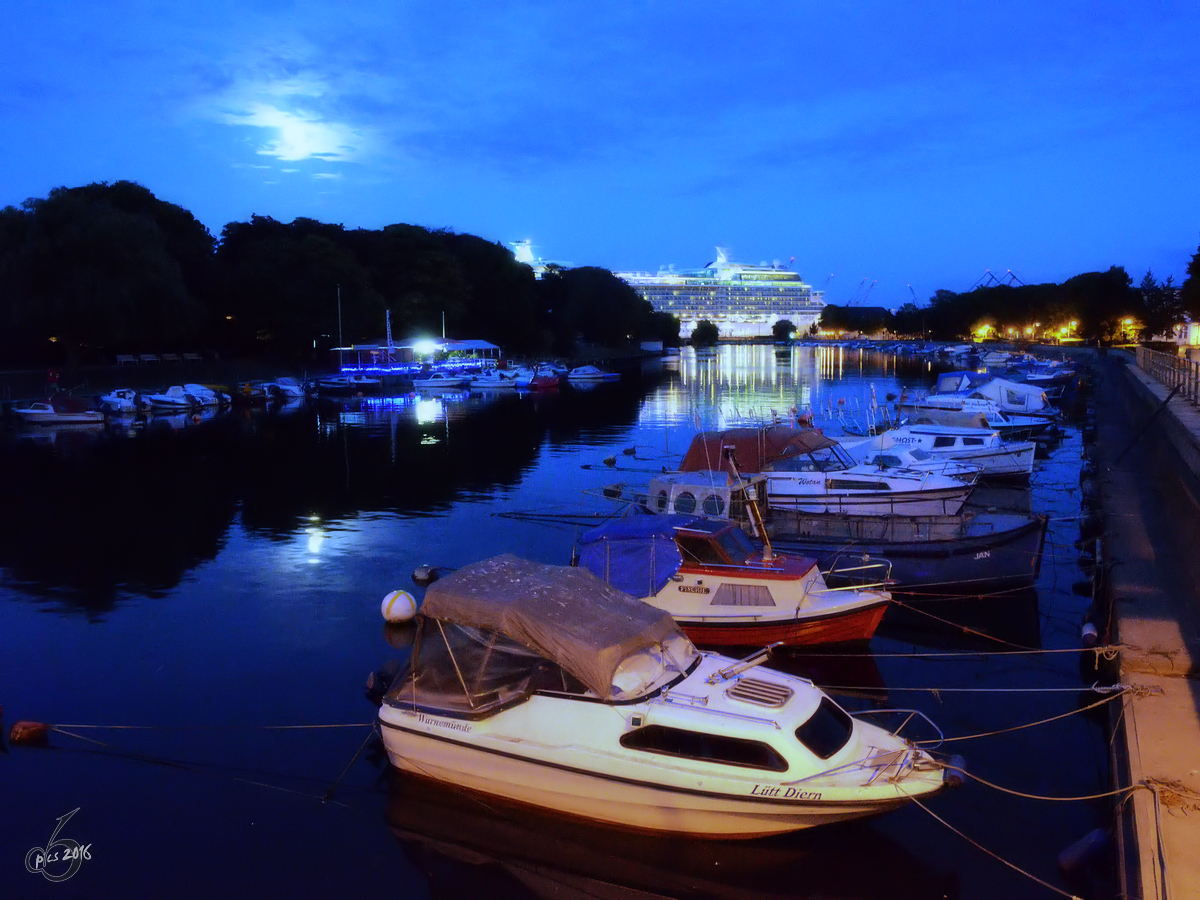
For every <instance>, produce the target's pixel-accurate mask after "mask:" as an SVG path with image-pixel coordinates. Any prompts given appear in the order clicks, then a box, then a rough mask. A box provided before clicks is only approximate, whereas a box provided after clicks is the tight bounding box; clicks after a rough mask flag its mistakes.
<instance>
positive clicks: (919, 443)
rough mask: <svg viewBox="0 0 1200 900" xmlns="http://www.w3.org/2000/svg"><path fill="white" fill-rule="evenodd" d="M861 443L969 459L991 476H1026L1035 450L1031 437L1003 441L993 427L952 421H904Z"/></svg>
mask: <svg viewBox="0 0 1200 900" xmlns="http://www.w3.org/2000/svg"><path fill="white" fill-rule="evenodd" d="M864 445H869V446H873V447H874V448H875V449H877V450H878V451H880V452H885V453H886V452H892V451H894V450H896V449H899V448H907V449H908V450H910V451H911V452H913V453H916V452H918V451H919V452H921V453H923V454H926V455H927V456H930V457H933V458H935V459H943V460H956V461H958V462H964V463H969V464H970V465H972V466H975V467H977V468H978V469H979V474H980V476H982V477H991V478H1028V477H1029V476H1030V475H1031V474H1032V473H1033V460H1034V456H1035V451H1036V450H1037V444H1035V443H1034V442H1032V441H1024V442H1020V441H1004V440H1003V439H1002V438H1001V436H1000V432H999V431H997V430H996V429H994V428H969V427H963V426H952V425H905V426H903V427H901V428H896V429H893V430H892V431H888V432H886V433H884V434H881V435H879V436H878V437H875V438H871V439H870V441H866V442H863V444H860V445H859V446H860V447H862V446H864ZM851 453H852V454H853V453H854V450H853V449H852V450H851Z"/></svg>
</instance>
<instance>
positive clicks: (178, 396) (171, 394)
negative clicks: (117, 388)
mask: <svg viewBox="0 0 1200 900" xmlns="http://www.w3.org/2000/svg"><path fill="white" fill-rule="evenodd" d="M142 397H143V399H144V400H145V401H146V402H147V403H149V404H150V408H151V409H152V410H154V411H155V412H186V411H188V410H190V409H197V408H199V407H200V406H201V404H200V401H199V400H197V399H196V398H195V397H193V396H192V395H191V394H189V393H188V392H187V391H185V390H184V389H183V385H181V384H173V385H171V386H170V387H169V388H167V389H166V390H165V391H162V392H161V393H158V394H143V395H142Z"/></svg>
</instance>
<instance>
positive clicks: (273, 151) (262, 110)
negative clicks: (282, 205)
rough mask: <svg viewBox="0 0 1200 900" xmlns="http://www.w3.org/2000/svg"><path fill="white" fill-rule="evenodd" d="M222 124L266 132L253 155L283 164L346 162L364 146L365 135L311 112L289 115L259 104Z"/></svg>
mask: <svg viewBox="0 0 1200 900" xmlns="http://www.w3.org/2000/svg"><path fill="white" fill-rule="evenodd" d="M223 121H224V122H225V123H226V124H228V125H243V126H250V127H253V128H264V129H268V130H269V131H270V132H272V137H271V138H270V139H269V140H268V141H267V143H265V144H264V145H262V146H261V147H260V148H259V149H258V151H257V152H258V153H259V154H260V155H262V156H273V157H275V158H276V159H278V160H281V161H283V162H296V161H299V160H305V159H321V160H324V161H326V162H347V161H349V160H352V159H354V158H355V157H356V156H358V155H359V154H360V153H361V152H362V150H363V149H364V148H365V146H366V145H367V143H368V141H367V137H366V135H365V134H363V132H362V131H360V130H359V129H356V128H354V127H353V126H350V125H347V124H345V123H342V122H329V121H324V120H322V118H321V116H320V115H319V114H316V113H313V112H289V111H287V110H284V109H279V108H277V107H275V106H272V105H270V104H268V103H262V102H256V103H252V104H251V105H250V107H249V108H248V109H246V110H245V111H244V112H231V113H227V114H225V116H224V117H223Z"/></svg>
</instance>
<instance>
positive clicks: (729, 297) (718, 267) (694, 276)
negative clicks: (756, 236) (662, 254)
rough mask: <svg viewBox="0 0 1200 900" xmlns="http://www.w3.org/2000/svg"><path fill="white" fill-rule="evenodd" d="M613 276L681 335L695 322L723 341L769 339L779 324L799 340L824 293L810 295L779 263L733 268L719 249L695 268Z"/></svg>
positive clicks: (796, 276)
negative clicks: (709, 326)
mask: <svg viewBox="0 0 1200 900" xmlns="http://www.w3.org/2000/svg"><path fill="white" fill-rule="evenodd" d="M615 274H616V275H617V277H618V278H621V279H623V280H624V281H626V282H627V283H628V284H630V285H631V286H632V287H633V288H634V289H635V290H637V292H638V293H639V294H641V295H642V296H643V297H645V298H646V299H647V300H649V301H650V303H651V304H652V305H653V306H654V309H655V310H656V311H658V312H666V313H671V314H672V315H675V316H678V317H679V322H680V332H681V333H682V334H685V335H686V334H690V333H691V331H692V329H693V328H695V327H696V323H697V322H699V321H700V320H701V319H707V320H708V321H710V322H712V323H713V324H714V325H716V326H717V331H718V332H720V334H721V337H726V338H755V337H770V336H771V328H772V326H773V325H774V324H775V323H776V322H778V321H780V320H782V319H787V320H789V321H790V322H791V323H792V324H793V325H794V326H795V327H796V334H798V335H802V334H805V333H807V332H808V330H809V328H810V327H811V326H812V325H813V324H815V323H816V322H817V321H818V320H819V319H820V318H821V310H822V309H824V308H825V300H824V291H814V290H813V289H812V287H811V286H810V285H808V284H805V282H804V280H803V279H802V278H801V277H800V273H798V272H795V271H793V270H792V269H791V268H789V267H788V266H785V265H781V264H780V262H779V260H775V261H774V262H772V263H766V262H764V263H761V264H760V265H757V266H753V265H746V264H744V263H735V262H731V261H730V259H729V251H728V250H726V249H725V248H724V247H718V248H717V258H716V260H715V261H713V262H710V263H709V264H708V265H707V266H704V267H703V268H700V269H691V270H679V271H676V270H675V269H673V268H669V267H665V268H662V269H659V271H658V272H653V273H651V272H616V273H615Z"/></svg>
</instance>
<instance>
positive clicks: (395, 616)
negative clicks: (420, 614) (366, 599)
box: [380, 591, 417, 622]
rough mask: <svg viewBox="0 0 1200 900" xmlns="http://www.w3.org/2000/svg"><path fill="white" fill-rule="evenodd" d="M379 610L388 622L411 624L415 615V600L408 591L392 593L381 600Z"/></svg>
mask: <svg viewBox="0 0 1200 900" xmlns="http://www.w3.org/2000/svg"><path fill="white" fill-rule="evenodd" d="M380 609H381V611H382V612H383V617H384V619H386V620H387V621H389V622H411V621H412V619H413V616H415V615H416V614H417V599H416V598H415V597H414V596H413V595H412V594H410V593H409V592H408V591H392V592H391V593H390V594H388V595H387V596H386V597H384V598H383V605H382V607H380Z"/></svg>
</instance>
